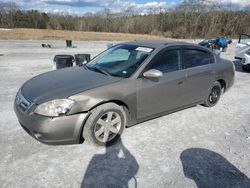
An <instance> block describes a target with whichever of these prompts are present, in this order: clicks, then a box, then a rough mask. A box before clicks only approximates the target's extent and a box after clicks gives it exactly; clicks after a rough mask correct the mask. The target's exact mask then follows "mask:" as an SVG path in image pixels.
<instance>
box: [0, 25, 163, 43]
mask: <svg viewBox="0 0 250 188" xmlns="http://www.w3.org/2000/svg"><path fill="white" fill-rule="evenodd" d="M160 38H163V37H159V36H152V35H140V34H127V33H104V32H83V31H67V30H50V29H19V28H15V29H1V28H0V40H55V39H56V40H81V41H83V40H88V41H91V40H92V41H93V40H96V41H100V40H116V41H122V40H135V39H160Z"/></svg>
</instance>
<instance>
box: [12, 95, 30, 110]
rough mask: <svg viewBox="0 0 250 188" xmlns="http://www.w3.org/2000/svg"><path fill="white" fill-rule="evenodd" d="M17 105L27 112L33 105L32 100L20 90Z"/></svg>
mask: <svg viewBox="0 0 250 188" xmlns="http://www.w3.org/2000/svg"><path fill="white" fill-rule="evenodd" d="M16 105H17V107H18V108H19V109H20V110H21V111H22V112H27V110H28V109H29V108H30V107H31V106H32V102H31V101H29V100H27V99H26V98H25V97H24V96H23V95H22V93H21V91H19V92H18V93H17V96H16Z"/></svg>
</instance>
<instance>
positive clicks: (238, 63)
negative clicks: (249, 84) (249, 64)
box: [233, 60, 249, 73]
mask: <svg viewBox="0 0 250 188" xmlns="http://www.w3.org/2000/svg"><path fill="white" fill-rule="evenodd" d="M233 64H234V66H235V71H238V72H244V73H248V72H249V71H244V70H242V67H241V60H234V61H233Z"/></svg>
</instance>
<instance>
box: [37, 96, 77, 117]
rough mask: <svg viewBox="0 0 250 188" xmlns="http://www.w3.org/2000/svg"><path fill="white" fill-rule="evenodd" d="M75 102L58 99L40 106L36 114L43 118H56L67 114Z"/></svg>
mask: <svg viewBox="0 0 250 188" xmlns="http://www.w3.org/2000/svg"><path fill="white" fill-rule="evenodd" d="M73 104H74V101H73V100H70V99H56V100H52V101H48V102H45V103H43V104H40V105H39V106H38V107H37V108H36V109H35V113H36V114H40V115H43V116H49V117H56V116H60V115H64V114H66V113H67V112H68V111H69V110H70V109H71V108H72V106H73Z"/></svg>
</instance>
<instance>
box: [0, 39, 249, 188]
mask: <svg viewBox="0 0 250 188" xmlns="http://www.w3.org/2000/svg"><path fill="white" fill-rule="evenodd" d="M42 43H50V44H51V45H52V47H53V48H51V49H48V48H42V47H41V44H42ZM74 45H76V46H77V48H65V42H64V41H0V54H1V55H0V104H1V108H0V148H1V152H0V173H1V175H0V186H1V187H8V188H9V187H18V188H19V187H25V188H29V187H50V188H51V187H76V188H77V187H78V188H79V187H87V188H88V187H90V188H95V187H98V188H99V187H101V188H102V187H113V188H117V187H130V188H134V187H138V188H158V187H159V188H165V187H175V188H176V187H177V188H189V187H190V188H191V187H201V188H203V187H250V180H249V178H250V100H249V96H250V88H249V86H250V73H246V72H242V70H241V67H240V64H239V62H235V65H236V79H235V84H234V86H233V87H232V88H231V89H230V90H229V91H228V93H225V94H224V96H222V98H221V100H220V102H219V103H218V105H217V106H215V107H214V108H205V107H203V106H196V107H193V108H189V109H186V110H183V111H180V112H176V113H173V114H170V115H167V116H164V117H160V118H157V119H154V120H151V121H148V122H144V123H141V124H139V125H136V126H133V127H131V128H128V129H126V130H125V132H124V134H123V135H122V138H121V141H120V142H118V143H117V144H115V145H114V146H112V147H108V148H100V147H95V146H91V145H88V144H85V143H83V144H81V145H69V146H47V145H44V144H41V143H39V142H37V141H36V140H34V139H33V138H31V137H30V136H29V135H28V134H27V133H26V132H25V131H24V130H23V129H22V128H21V126H20V125H19V124H18V121H17V119H16V117H15V114H14V112H13V102H14V98H15V94H16V92H17V90H18V89H19V88H20V86H21V85H22V84H23V83H24V82H25V81H26V80H28V79H30V78H31V77H33V76H35V75H38V74H39V73H43V72H46V71H49V70H51V68H52V59H53V57H54V55H55V54H64V53H66V54H74V53H90V54H91V56H92V57H93V56H95V55H96V54H98V53H99V52H101V51H102V50H104V49H105V48H106V45H107V42H104V41H99V42H97V41H93V42H87V41H86V42H74ZM235 46H236V42H233V44H232V45H230V47H229V49H228V51H227V52H226V53H223V54H222V56H223V57H224V58H226V59H229V60H231V61H233V60H234V50H235ZM83 81H84V80H83ZM48 82H49V80H48ZM230 185H231V186H230Z"/></svg>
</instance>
